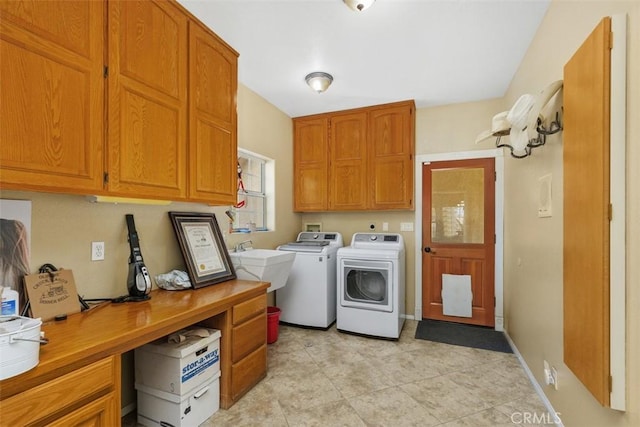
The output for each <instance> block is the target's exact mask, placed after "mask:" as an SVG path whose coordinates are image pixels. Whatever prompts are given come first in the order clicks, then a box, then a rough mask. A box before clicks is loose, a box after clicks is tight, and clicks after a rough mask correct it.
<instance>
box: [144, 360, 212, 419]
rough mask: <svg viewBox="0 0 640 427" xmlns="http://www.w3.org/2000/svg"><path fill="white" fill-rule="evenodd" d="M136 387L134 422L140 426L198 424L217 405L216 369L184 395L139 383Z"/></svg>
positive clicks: (210, 413)
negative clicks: (210, 376)
mask: <svg viewBox="0 0 640 427" xmlns="http://www.w3.org/2000/svg"><path fill="white" fill-rule="evenodd" d="M136 389H137V390H138V424H141V425H143V426H150V427H157V426H174V427H193V426H198V425H200V424H202V423H204V422H205V421H206V420H207V418H209V417H210V416H212V415H213V414H215V413H216V412H217V411H218V409H219V408H220V372H218V373H216V374H215V375H214V378H213V379H210V380H208V381H205V382H204V383H203V384H201V385H200V387H196V388H195V389H194V390H193V391H192V392H190V393H187V394H185V395H184V396H178V395H176V394H173V393H166V392H163V391H160V390H156V389H153V388H150V387H146V386H143V385H140V384H136Z"/></svg>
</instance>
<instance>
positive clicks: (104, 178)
mask: <svg viewBox="0 0 640 427" xmlns="http://www.w3.org/2000/svg"><path fill="white" fill-rule="evenodd" d="M102 182H103V183H104V185H107V184H108V183H109V172H105V173H104V175H102Z"/></svg>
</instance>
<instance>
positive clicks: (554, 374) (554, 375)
mask: <svg viewBox="0 0 640 427" xmlns="http://www.w3.org/2000/svg"><path fill="white" fill-rule="evenodd" d="M551 384H553V388H555V389H556V390H557V389H558V370H557V369H556V368H554V367H553V366H552V367H551Z"/></svg>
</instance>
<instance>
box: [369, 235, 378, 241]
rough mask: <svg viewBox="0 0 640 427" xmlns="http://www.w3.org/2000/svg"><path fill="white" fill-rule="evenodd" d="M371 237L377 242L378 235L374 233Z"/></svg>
mask: <svg viewBox="0 0 640 427" xmlns="http://www.w3.org/2000/svg"><path fill="white" fill-rule="evenodd" d="M370 239H371V240H373V241H374V242H375V241H376V240H378V236H376V235H375V234H374V235H373V236H371V237H370Z"/></svg>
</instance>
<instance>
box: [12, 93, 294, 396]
mask: <svg viewBox="0 0 640 427" xmlns="http://www.w3.org/2000/svg"><path fill="white" fill-rule="evenodd" d="M291 129H292V124H291V119H290V118H289V117H287V116H286V115H285V114H283V113H282V112H280V111H279V110H277V109H276V108H275V107H274V106H272V105H271V104H269V103H267V102H265V101H264V100H263V99H262V98H261V97H259V96H257V95H256V94H255V93H254V92H252V91H250V90H248V89H247V88H245V87H244V86H242V85H240V87H239V88H238V145H239V146H240V147H243V148H246V149H248V150H251V151H254V152H256V153H259V154H263V155H265V156H268V157H271V158H273V159H275V161H276V187H277V188H276V210H277V217H276V230H275V231H270V232H258V233H252V234H249V235H247V234H241V235H232V236H227V235H226V233H225V238H226V240H227V246H233V245H234V244H235V243H237V242H238V241H240V240H244V239H252V240H253V243H254V246H256V247H263V248H275V247H276V246H277V245H278V244H281V243H285V242H288V241H290V240H292V239H293V237H295V235H296V233H297V231H298V230H299V229H300V216H299V215H298V214H294V213H293V212H292V209H291V206H292V197H293V196H292V194H293V187H292V179H291V177H292V174H293V165H292V161H291V158H292V157H291V151H290V147H291V144H292V138H293V137H292V130H291ZM1 197H2V198H3V199H22V200H31V201H32V226H31V227H32V230H31V259H30V262H31V270H32V271H34V272H35V271H37V269H38V267H39V266H40V265H42V264H44V263H52V264H54V265H55V266H57V267H59V268H67V269H72V270H73V273H74V277H75V280H76V284H77V287H78V293H79V294H80V295H82V296H84V297H85V298H108V297H115V296H119V295H124V294H126V293H127V285H126V280H127V271H128V270H127V265H128V263H127V259H128V256H129V245H128V243H127V232H126V224H125V219H124V215H125V214H127V213H131V214H134V217H135V222H136V228H137V230H138V234H139V236H140V246H141V249H142V254H143V256H144V261H145V264H146V265H147V268H148V269H149V272H150V273H151V275H152V276H153V275H157V274H160V273H165V272H168V271H170V270H172V269H176V268H177V269H182V270H184V262H183V260H182V255H181V254H180V251H179V248H178V244H177V242H176V238H175V235H174V233H173V229H172V227H171V223H170V221H169V217H168V215H167V212H168V211H190V212H214V213H215V214H216V217H217V219H218V223H219V224H220V228H221V230H226V229H227V221H226V218H227V217H226V216H225V215H224V211H225V209H226V208H224V207H215V208H213V207H209V206H206V205H203V204H197V203H172V204H170V205H168V206H148V205H132V204H103V203H98V204H96V203H89V202H87V201H86V200H85V198H84V197H83V196H70V195H59V194H46V193H31V192H16V191H2V194H1ZM92 241H103V242H105V260H104V261H95V262H92V261H91V257H90V255H91V242H92ZM270 301H271V302H272V301H273V297H272V296H270ZM130 364H131V358H130V355H127V357H126V358H125V362H124V363H123V399H122V400H123V402H122V403H123V406H126V405H128V404H129V403H131V402H132V401H133V399H135V395H134V394H133V388H132V384H133V375H132V374H131V371H130V369H131V365H130Z"/></svg>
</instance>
